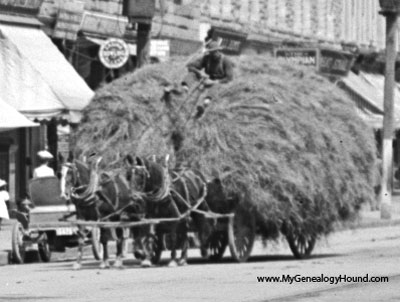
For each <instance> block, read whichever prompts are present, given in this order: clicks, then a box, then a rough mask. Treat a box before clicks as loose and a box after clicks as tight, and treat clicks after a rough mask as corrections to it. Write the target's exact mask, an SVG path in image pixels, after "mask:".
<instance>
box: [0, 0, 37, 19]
mask: <svg viewBox="0 0 400 302" xmlns="http://www.w3.org/2000/svg"><path fill="white" fill-rule="evenodd" d="M42 2H43V0H0V11H1V12H14V13H19V14H24V15H30V16H36V15H37V14H38V13H39V10H40V6H41V5H42Z"/></svg>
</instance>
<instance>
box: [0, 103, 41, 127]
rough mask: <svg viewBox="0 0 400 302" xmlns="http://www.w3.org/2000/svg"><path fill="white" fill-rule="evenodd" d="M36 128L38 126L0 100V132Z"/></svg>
mask: <svg viewBox="0 0 400 302" xmlns="http://www.w3.org/2000/svg"><path fill="white" fill-rule="evenodd" d="M36 126H39V124H36V123H34V122H32V121H30V120H29V119H27V118H26V117H25V116H24V115H23V114H21V113H19V112H18V111H17V110H16V109H15V108H14V107H12V106H11V105H9V104H7V103H6V102H4V101H2V100H0V131H7V130H11V129H15V128H25V127H36Z"/></svg>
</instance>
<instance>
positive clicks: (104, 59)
mask: <svg viewBox="0 0 400 302" xmlns="http://www.w3.org/2000/svg"><path fill="white" fill-rule="evenodd" d="M99 57H100V61H101V63H103V65H104V66H105V67H107V68H110V69H117V68H120V67H122V66H124V65H125V63H126V62H127V61H128V58H129V48H128V45H127V44H126V43H125V41H124V40H121V39H107V41H106V42H105V43H104V44H103V45H101V47H100V50H99Z"/></svg>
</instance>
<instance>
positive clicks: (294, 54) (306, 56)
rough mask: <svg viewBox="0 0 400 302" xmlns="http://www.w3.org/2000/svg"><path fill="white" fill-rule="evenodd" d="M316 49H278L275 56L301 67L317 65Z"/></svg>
mask: <svg viewBox="0 0 400 302" xmlns="http://www.w3.org/2000/svg"><path fill="white" fill-rule="evenodd" d="M317 55H318V53H317V50H316V49H278V50H277V51H276V52H275V56H276V57H278V58H285V59H286V60H287V61H288V62H290V63H294V64H301V65H317Z"/></svg>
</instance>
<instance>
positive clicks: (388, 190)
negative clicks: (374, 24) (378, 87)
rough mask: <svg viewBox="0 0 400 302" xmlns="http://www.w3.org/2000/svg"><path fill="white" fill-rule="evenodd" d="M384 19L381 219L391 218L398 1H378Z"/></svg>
mask: <svg viewBox="0 0 400 302" xmlns="http://www.w3.org/2000/svg"><path fill="white" fill-rule="evenodd" d="M380 5H381V7H382V11H381V12H380V13H381V14H382V15H383V16H385V18H386V62H385V89H384V116H383V141H382V183H381V184H382V190H381V196H380V199H381V219H391V217H392V178H393V115H394V112H393V107H394V89H395V62H396V56H397V43H398V42H397V19H398V13H399V8H400V1H398V0H397V1H393V0H390V1H385V0H380Z"/></svg>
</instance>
